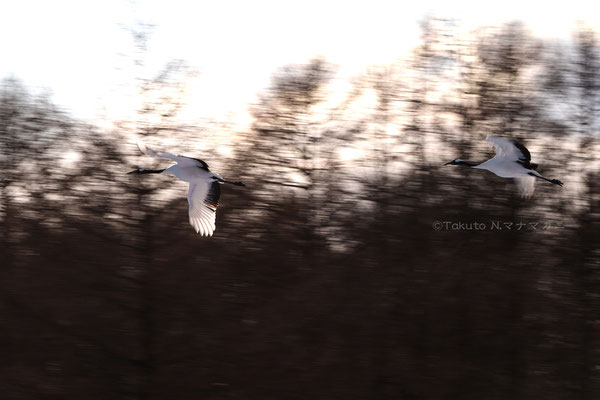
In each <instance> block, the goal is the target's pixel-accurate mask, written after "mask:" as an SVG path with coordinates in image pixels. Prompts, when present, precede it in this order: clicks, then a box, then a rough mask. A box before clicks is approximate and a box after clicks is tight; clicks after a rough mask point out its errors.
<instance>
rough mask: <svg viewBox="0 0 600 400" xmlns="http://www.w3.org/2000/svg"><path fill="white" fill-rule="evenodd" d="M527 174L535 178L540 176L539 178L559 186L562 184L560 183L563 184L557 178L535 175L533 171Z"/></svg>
mask: <svg viewBox="0 0 600 400" xmlns="http://www.w3.org/2000/svg"><path fill="white" fill-rule="evenodd" d="M529 175H531V176H533V177H535V178H540V179H543V180H545V181H548V182H550V183H554V184H555V185H559V186H562V185H563V183H562V182H561V181H559V180H558V179H548V178H544V177H543V176H539V175H535V174H533V173H531V172H530V173H529Z"/></svg>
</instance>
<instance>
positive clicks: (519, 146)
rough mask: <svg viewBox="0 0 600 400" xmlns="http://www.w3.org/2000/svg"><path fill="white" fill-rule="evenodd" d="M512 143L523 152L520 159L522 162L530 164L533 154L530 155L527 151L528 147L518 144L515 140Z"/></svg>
mask: <svg viewBox="0 0 600 400" xmlns="http://www.w3.org/2000/svg"><path fill="white" fill-rule="evenodd" d="M512 142H513V144H514V145H515V147H516V148H517V149H519V151H520V152H521V154H523V157H519V158H520V159H521V160H523V161H527V162H530V161H531V154H530V153H529V150H527V147H525V146H523V145H522V144H521V143H519V142H517V141H516V140H513V141H512Z"/></svg>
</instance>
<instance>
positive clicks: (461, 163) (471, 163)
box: [456, 160, 479, 167]
mask: <svg viewBox="0 0 600 400" xmlns="http://www.w3.org/2000/svg"><path fill="white" fill-rule="evenodd" d="M456 165H464V166H467V167H475V166H477V165H479V163H476V162H472V161H464V160H458V161H456Z"/></svg>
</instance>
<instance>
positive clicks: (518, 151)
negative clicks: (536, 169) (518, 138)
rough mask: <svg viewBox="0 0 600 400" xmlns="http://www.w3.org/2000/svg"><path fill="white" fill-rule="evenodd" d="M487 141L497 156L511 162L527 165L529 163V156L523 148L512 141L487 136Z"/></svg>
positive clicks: (527, 151)
mask: <svg viewBox="0 0 600 400" xmlns="http://www.w3.org/2000/svg"><path fill="white" fill-rule="evenodd" d="M487 141H488V142H490V143H491V144H492V146H494V150H495V151H496V155H497V156H501V157H504V158H505V159H510V160H512V161H515V162H516V161H521V162H525V163H529V162H530V161H531V154H529V150H527V148H526V147H525V146H523V145H522V144H521V143H519V142H515V141H514V140H510V139H506V138H501V137H498V136H488V138H487Z"/></svg>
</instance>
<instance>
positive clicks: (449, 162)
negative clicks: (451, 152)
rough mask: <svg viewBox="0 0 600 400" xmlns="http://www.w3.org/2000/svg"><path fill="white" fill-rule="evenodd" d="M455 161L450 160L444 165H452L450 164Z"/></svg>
mask: <svg viewBox="0 0 600 400" xmlns="http://www.w3.org/2000/svg"><path fill="white" fill-rule="evenodd" d="M453 162H454V161H448V162H447V163H446V164H444V165H450V164H452V163H453ZM444 165H442V167H443V166H444Z"/></svg>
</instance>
